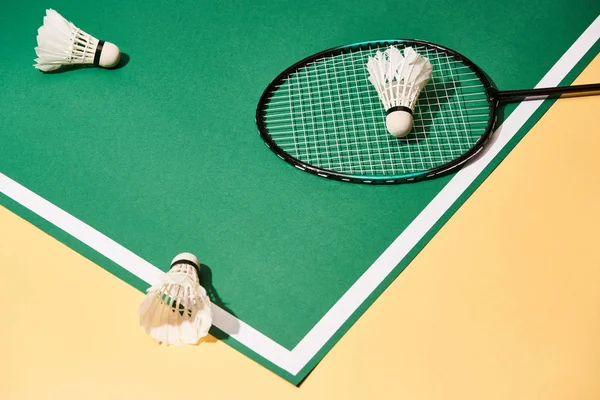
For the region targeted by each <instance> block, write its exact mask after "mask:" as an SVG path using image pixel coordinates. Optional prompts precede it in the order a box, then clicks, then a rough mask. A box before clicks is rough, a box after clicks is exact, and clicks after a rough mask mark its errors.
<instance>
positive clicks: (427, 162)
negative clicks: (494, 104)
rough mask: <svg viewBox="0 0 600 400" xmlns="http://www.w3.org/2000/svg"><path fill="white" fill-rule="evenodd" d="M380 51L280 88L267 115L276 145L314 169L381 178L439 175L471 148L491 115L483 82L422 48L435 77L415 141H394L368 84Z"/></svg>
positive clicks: (421, 103) (305, 71) (322, 66)
mask: <svg viewBox="0 0 600 400" xmlns="http://www.w3.org/2000/svg"><path fill="white" fill-rule="evenodd" d="M378 48H379V47H375V46H373V47H371V46H369V47H368V48H366V49H363V50H360V51H355V52H350V53H342V54H340V55H338V56H336V57H322V58H319V59H317V60H314V61H313V62H311V63H309V64H307V65H305V66H304V67H303V68H301V69H300V70H298V71H296V72H295V73H293V74H292V75H290V76H289V77H288V79H287V80H286V81H285V82H284V83H282V84H280V85H278V86H276V87H274V90H273V92H272V93H271V98H270V101H269V104H268V107H267V108H266V113H265V124H266V127H267V129H268V132H269V134H270V136H271V137H272V138H273V140H274V141H275V142H276V143H277V144H278V145H279V146H280V147H281V148H282V149H283V150H284V151H286V152H287V153H288V154H290V155H291V156H293V157H294V158H297V159H299V160H301V161H304V162H306V163H308V164H311V165H314V166H317V167H320V168H324V169H328V170H333V171H337V172H342V173H346V174H359V175H365V174H367V175H374V176H377V175H398V174H407V173H412V172H415V171H422V170H428V169H431V168H435V167H437V166H439V165H443V164H445V163H447V162H449V161H451V160H452V159H454V158H456V157H458V156H460V155H461V154H463V153H464V152H465V151H467V150H468V149H469V148H471V147H472V146H473V145H474V144H475V142H476V141H477V140H478V139H479V137H481V135H482V134H483V133H484V132H485V129H486V125H487V120H488V118H489V114H490V109H489V105H488V103H487V95H486V92H485V87H484V86H483V85H482V84H481V81H480V80H479V78H478V77H477V75H476V74H475V73H474V72H473V71H472V70H471V69H470V68H469V67H468V66H467V65H464V64H462V62H461V61H460V60H454V59H452V58H451V57H449V56H448V54H445V53H442V52H438V51H437V50H434V49H433V50H432V49H429V48H425V47H420V46H417V48H416V51H418V52H419V53H420V54H422V55H424V56H426V57H428V58H429V60H430V62H431V63H432V66H433V71H434V72H433V74H432V77H431V79H430V82H429V83H428V85H427V86H426V87H425V88H424V89H423V91H422V93H421V95H420V97H419V100H418V101H417V105H416V107H415V112H414V128H413V133H411V134H410V135H409V137H407V138H405V139H401V140H398V139H396V138H393V137H391V136H390V135H389V134H388V133H387V131H386V129H385V110H384V108H383V106H382V105H381V103H380V100H379V97H378V95H377V93H376V91H375V89H374V88H373V87H372V86H371V85H370V82H368V79H367V76H368V74H367V72H366V67H365V66H366V62H367V59H368V56H370V55H372V54H373V53H374V52H375V51H376V50H377V49H378ZM287 113H289V114H287Z"/></svg>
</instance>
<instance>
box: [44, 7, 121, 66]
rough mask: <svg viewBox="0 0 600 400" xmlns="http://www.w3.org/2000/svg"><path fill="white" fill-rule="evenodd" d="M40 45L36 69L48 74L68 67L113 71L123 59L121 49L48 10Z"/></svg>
mask: <svg viewBox="0 0 600 400" xmlns="http://www.w3.org/2000/svg"><path fill="white" fill-rule="evenodd" d="M37 44H38V45H37V47H36V48H35V53H36V54H37V56H38V58H36V59H35V62H36V64H35V65H34V67H36V68H37V69H39V70H41V71H44V72H48V71H54V70H57V69H59V68H60V67H61V66H63V65H68V64H93V65H97V66H100V67H104V68H112V67H114V66H116V65H117V64H118V63H119V60H120V58H121V51H120V50H119V48H118V47H117V46H115V45H114V44H112V43H110V42H105V41H103V40H98V39H96V38H95V37H93V36H92V35H90V34H88V33H85V32H84V31H82V30H81V29H79V28H77V27H76V26H75V25H73V23H71V22H69V21H67V20H66V19H65V18H63V16H62V15H60V14H59V13H57V12H56V11H54V10H52V9H48V10H46V16H45V17H44V24H43V25H42V26H41V27H40V28H39V29H38V35H37Z"/></svg>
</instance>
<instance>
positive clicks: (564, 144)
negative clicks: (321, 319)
mask: <svg viewBox="0 0 600 400" xmlns="http://www.w3.org/2000/svg"><path fill="white" fill-rule="evenodd" d="M594 81H595V82H598V81H600V57H597V58H596V60H595V61H594V62H593V63H592V65H590V67H588V68H587V69H586V71H585V73H584V74H583V75H582V76H581V77H580V79H578V81H577V83H590V82H594ZM599 111H600V96H599V97H595V98H591V97H587V98H577V99H568V100H561V101H559V102H557V103H556V104H555V106H554V107H553V108H552V109H551V110H550V111H549V112H548V113H547V114H546V115H545V116H544V118H543V119H542V120H541V121H540V122H539V123H538V124H537V125H536V127H535V128H534V129H533V130H532V131H531V132H530V133H529V134H528V135H527V137H526V138H525V139H524V140H523V141H522V142H521V144H520V145H519V146H518V147H517V148H516V149H515V150H514V151H513V152H512V153H511V154H510V156H509V157H508V158H507V159H506V160H505V161H504V162H503V163H502V165H501V166H500V167H499V168H498V169H497V170H496V171H495V172H494V173H493V175H492V176H491V177H490V178H489V179H488V180H487V181H486V182H485V183H484V184H483V185H482V187H481V188H480V189H479V190H478V191H477V192H476V193H475V194H474V195H473V196H472V197H471V198H470V199H469V201H468V202H467V203H466V204H465V205H464V207H462V208H461V209H460V210H459V212H458V213H457V214H456V216H455V217H454V218H452V219H451V221H450V222H449V223H448V224H447V225H446V226H445V227H444V228H443V229H442V230H441V231H440V233H439V234H438V235H437V236H436V237H435V238H434V239H433V241H432V242H431V243H430V244H429V245H428V246H427V247H426V248H425V250H424V251H423V252H422V253H421V254H420V255H419V256H418V257H417V258H416V259H415V261H414V262H413V263H412V264H411V265H410V266H409V268H408V269H407V270H406V271H405V272H404V273H403V274H402V275H401V276H400V278H398V279H397V280H396V281H395V282H394V283H393V284H392V285H391V287H390V288H389V289H388V290H387V291H386V292H385V293H384V294H383V295H382V296H381V298H380V299H379V300H377V302H376V303H375V304H374V305H373V306H372V307H371V308H370V309H369V310H368V311H367V313H366V314H365V315H364V316H363V317H362V318H361V319H360V320H359V321H358V323H357V324H356V325H355V326H354V327H353V328H352V329H351V330H350V331H349V332H348V334H347V335H346V336H344V338H342V340H341V341H340V342H339V344H338V345H337V346H336V347H335V348H334V349H333V350H332V351H331V352H330V353H329V355H328V356H327V357H325V359H324V361H323V362H322V363H321V364H320V365H319V366H318V367H317V368H316V370H315V371H314V372H313V373H312V374H311V375H310V376H309V377H308V379H307V380H306V381H305V383H304V384H303V385H302V386H301V387H300V388H296V387H294V386H292V385H290V384H289V383H287V382H285V381H284V380H282V379H281V378H279V377H277V376H276V375H274V374H273V373H271V372H269V371H267V370H266V369H264V368H262V367H261V366H259V365H258V364H256V363H254V362H253V361H251V360H249V359H247V358H246V357H245V356H243V355H241V354H239V353H237V352H236V351H235V350H233V349H231V348H229V347H228V346H227V345H225V344H223V343H221V342H219V341H214V340H209V341H207V342H205V343H203V344H201V345H199V346H195V347H185V348H164V347H159V346H157V345H155V344H154V343H153V342H152V340H151V339H150V338H148V337H146V336H145V335H144V334H143V332H142V331H141V329H139V328H138V327H137V318H136V314H135V311H136V309H137V307H138V304H139V302H140V301H141V300H142V296H143V295H142V294H141V293H139V292H137V291H136V290H134V289H133V288H131V287H129V286H128V285H127V284H125V283H123V282H121V281H119V280H118V279H116V278H115V277H113V276H112V275H110V274H109V273H107V272H105V271H104V270H102V269H101V268H99V267H98V266H96V265H94V264H93V263H91V262H90V261H88V260H86V259H84V258H83V257H81V256H80V255H78V254H76V253H75V252H73V251H71V250H70V249H68V248H67V247H65V246H64V245H62V244H60V243H59V242H57V241H56V240H54V239H53V238H51V237H49V236H47V235H46V234H44V233H42V232H41V231H39V230H38V229H36V228H35V227H33V226H32V225H30V224H28V223H27V222H25V221H23V220H22V219H20V218H18V217H17V216H15V215H14V214H12V213H10V212H9V211H7V210H6V209H4V208H0V266H2V275H1V276H2V278H1V279H2V280H1V282H2V283H3V285H2V287H3V291H2V298H3V304H4V306H5V308H4V316H3V317H2V318H0V321H1V322H0V359H1V361H2V362H0V399H2V400H13V399H14V400H17V399H18V400H21V399H67V398H73V399H134V398H143V399H147V400H152V399H161V400H164V399H195V398H204V399H233V398H243V399H252V398H257V399H258V398H260V399H334V398H335V399H361V398H367V399H383V398H393V399H411V400H430V399H460V400H470V399H478V400H480V399H486V400H493V399H502V400H506V399H527V400H531V399H536V400H549V399H561V400H562V399H577V400H586V399H590V400H591V399H594V400H597V399H600V378H599V377H600V290H599V288H600V250H599V247H600V246H599V245H598V237H599V236H598V227H599V226H600V207H599V204H600V157H598V153H599V149H600V118H599V115H598V112H599Z"/></svg>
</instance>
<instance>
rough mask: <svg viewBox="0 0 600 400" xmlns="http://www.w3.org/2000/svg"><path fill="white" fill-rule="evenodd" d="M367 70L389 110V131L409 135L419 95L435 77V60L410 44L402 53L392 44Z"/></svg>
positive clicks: (400, 135) (373, 58) (371, 60)
mask: <svg viewBox="0 0 600 400" xmlns="http://www.w3.org/2000/svg"><path fill="white" fill-rule="evenodd" d="M367 71H368V72H369V81H370V82H371V83H372V84H373V86H375V89H376V90H377V94H378V95H379V99H380V100H381V102H382V103H383V106H384V107H385V109H386V112H387V116H386V119H385V125H386V128H387V130H388V132H389V133H391V134H392V135H393V136H395V137H398V138H401V137H404V136H406V135H408V133H409V132H410V130H411V129H412V124H413V116H412V114H413V111H414V108H415V104H416V102H417V98H418V97H419V93H421V89H423V87H424V86H425V85H426V84H427V82H428V81H429V78H430V77H431V72H432V67H431V63H430V62H429V60H428V59H427V58H425V57H422V56H421V55H419V54H417V52H416V51H415V50H414V49H413V48H412V47H406V48H405V49H404V55H402V53H401V52H400V50H398V49H397V48H396V47H394V46H390V47H389V48H387V49H386V50H385V51H383V52H382V51H377V52H376V53H375V55H374V56H373V57H369V60H368V61H367Z"/></svg>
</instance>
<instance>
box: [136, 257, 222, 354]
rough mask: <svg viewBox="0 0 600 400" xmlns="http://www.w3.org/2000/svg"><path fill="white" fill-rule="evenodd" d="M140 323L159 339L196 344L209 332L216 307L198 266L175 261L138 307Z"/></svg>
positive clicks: (180, 343) (168, 342)
mask: <svg viewBox="0 0 600 400" xmlns="http://www.w3.org/2000/svg"><path fill="white" fill-rule="evenodd" d="M138 314H139V322H140V325H141V326H142V327H143V328H144V330H145V332H146V333H147V334H149V335H150V336H152V338H154V340H156V341H157V342H160V343H163V344H166V345H170V344H171V345H175V346H181V345H183V344H195V343H197V342H198V340H200V339H201V338H202V337H204V336H206V335H207V334H208V330H209V329H210V327H211V324H212V310H211V303H210V299H209V298H208V296H207V295H206V290H205V289H204V288H203V287H202V286H200V282H199V279H198V274H197V272H196V269H195V268H194V267H192V266H190V265H187V264H175V265H174V266H173V267H172V268H171V270H170V271H169V272H168V273H167V274H165V275H164V276H163V278H162V280H161V281H160V283H158V284H157V285H155V286H152V287H151V288H149V289H148V295H147V296H146V298H145V299H144V301H143V302H142V304H141V305H140V308H139V310H138Z"/></svg>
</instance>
